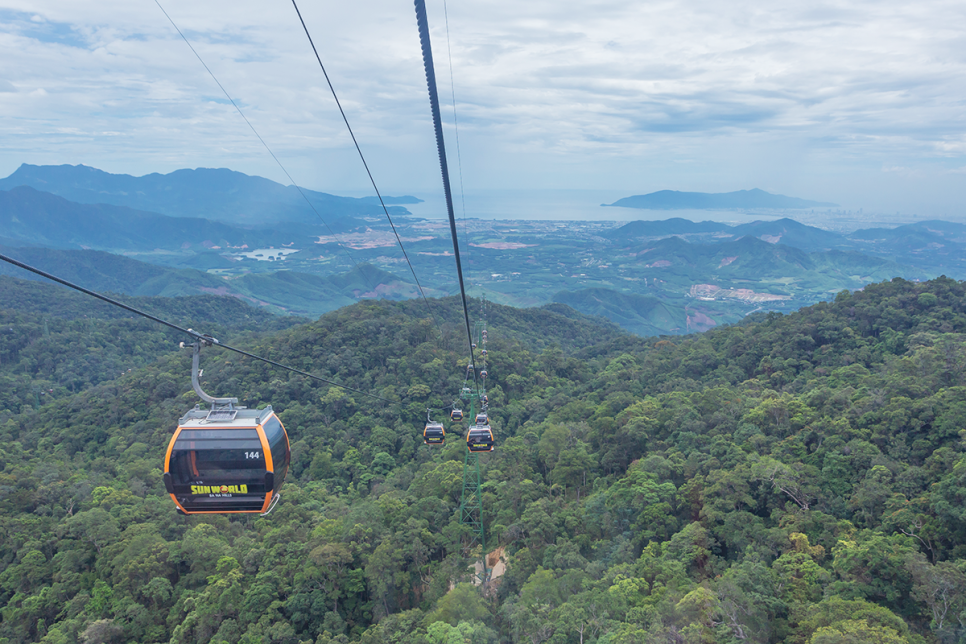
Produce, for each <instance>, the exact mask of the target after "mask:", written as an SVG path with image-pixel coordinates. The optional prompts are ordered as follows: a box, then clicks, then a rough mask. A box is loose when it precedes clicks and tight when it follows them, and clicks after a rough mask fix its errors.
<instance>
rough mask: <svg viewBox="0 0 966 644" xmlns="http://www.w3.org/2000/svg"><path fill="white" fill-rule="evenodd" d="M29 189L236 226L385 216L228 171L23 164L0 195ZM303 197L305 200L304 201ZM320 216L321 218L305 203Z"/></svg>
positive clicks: (398, 201)
mask: <svg viewBox="0 0 966 644" xmlns="http://www.w3.org/2000/svg"><path fill="white" fill-rule="evenodd" d="M18 186H30V187H31V188H34V189H36V190H41V191H44V192H49V193H52V194H55V195H58V196H61V197H64V198H65V199H69V200H70V201H74V202H77V203H81V204H110V205H114V206H123V207H126V208H133V209H135V210H141V211H148V212H156V213H161V214H163V215H168V216H170V217H196V218H203V219H209V220H215V221H223V222H228V223H232V224H243V225H269V224H274V223H277V222H283V221H296V222H310V223H319V215H321V217H322V218H324V219H325V220H326V222H327V223H330V224H331V223H333V222H334V221H335V220H337V219H343V218H352V217H360V216H366V215H382V214H383V212H382V207H381V206H380V205H379V201H378V199H376V198H375V197H365V198H361V199H356V198H353V197H339V196H336V195H330V194H327V193H324V192H316V191H315V190H308V189H307V188H302V190H301V193H300V192H299V189H298V188H296V187H295V186H283V185H282V184H280V183H276V182H274V181H271V180H269V179H265V178H263V177H253V176H249V175H247V174H243V173H241V172H235V171H233V170H228V169H225V168H219V169H211V168H197V169H194V170H188V169H185V170H175V171H174V172H171V173H169V174H158V173H152V174H148V175H145V176H143V177H134V176H131V175H128V174H110V173H107V172H104V171H102V170H98V169H97V168H91V167H88V166H85V165H59V166H37V165H30V164H27V163H25V164H23V165H21V166H20V167H19V168H17V170H16V171H15V172H14V173H13V174H11V175H10V176H9V177H7V178H5V179H0V190H10V189H12V188H16V187H18ZM303 195H304V196H303ZM306 199H307V200H308V201H309V202H311V204H312V206H313V207H314V208H315V210H316V211H318V215H316V213H315V212H314V211H313V210H312V207H310V206H309V205H308V204H307V203H306ZM384 200H385V202H386V204H387V206H389V211H390V213H392V214H397V215H406V214H409V211H408V210H406V208H404V207H402V204H414V203H419V202H420V201H421V200H419V199H417V198H415V197H409V196H406V197H384Z"/></svg>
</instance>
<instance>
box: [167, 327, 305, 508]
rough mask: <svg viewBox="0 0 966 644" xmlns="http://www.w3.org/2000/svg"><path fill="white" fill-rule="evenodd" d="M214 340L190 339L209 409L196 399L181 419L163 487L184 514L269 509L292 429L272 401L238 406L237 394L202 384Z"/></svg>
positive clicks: (196, 385) (195, 381)
mask: <svg viewBox="0 0 966 644" xmlns="http://www.w3.org/2000/svg"><path fill="white" fill-rule="evenodd" d="M190 330H191V329H189V331H190ZM213 342H217V340H215V339H214V338H211V337H210V336H204V337H199V338H197V342H195V343H194V344H193V345H191V348H192V349H193V350H194V351H193V355H192V357H191V386H192V388H193V389H194V390H195V393H196V394H198V397H199V398H201V399H202V400H204V401H205V402H207V403H210V404H211V409H202V408H201V406H200V405H195V408H194V409H192V410H191V411H189V412H188V413H187V414H185V415H184V416H182V417H181V419H180V420H179V421H178V428H177V429H176V430H175V432H174V436H172V437H171V442H170V443H168V451H167V453H166V454H165V456H164V488H165V489H166V490H167V491H168V494H170V495H171V500H172V501H174V504H175V506H176V507H177V508H178V512H181V513H182V514H262V515H265V514H268V513H269V512H270V511H271V510H272V508H273V507H274V504H275V502H277V501H278V498H279V496H278V491H279V490H280V489H281V487H282V483H283V482H284V481H285V474H286V473H287V472H288V464H289V461H290V460H291V447H290V446H289V442H288V434H287V433H285V427H284V426H283V425H282V421H280V420H279V419H278V416H276V415H275V412H274V411H272V407H271V405H269V406H267V407H265V408H264V409H246V408H245V407H236V404H237V403H238V399H237V398H215V397H213V396H209V395H208V394H206V393H205V392H204V391H203V390H202V389H201V383H200V382H199V377H200V369H199V360H200V358H201V347H202V346H211V344H212V343H213ZM182 346H185V345H184V344H183V343H182Z"/></svg>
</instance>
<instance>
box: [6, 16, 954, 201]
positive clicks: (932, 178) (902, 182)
mask: <svg viewBox="0 0 966 644" xmlns="http://www.w3.org/2000/svg"><path fill="white" fill-rule="evenodd" d="M164 6H165V9H166V10H167V11H168V13H169V14H170V15H171V16H172V18H173V19H174V20H175V21H176V22H177V23H178V24H179V26H180V27H181V28H182V29H183V30H184V31H185V33H186V35H187V36H188V38H189V39H190V40H191V41H192V43H193V44H194V46H195V47H196V48H197V49H198V51H199V53H200V54H201V55H202V57H203V58H204V59H205V61H206V63H208V65H209V66H210V67H211V68H212V70H213V71H214V73H215V74H216V76H218V78H219V80H220V81H221V82H222V84H223V85H224V86H225V87H226V88H227V90H228V91H229V92H230V93H231V95H232V97H233V98H235V99H236V100H237V101H238V102H239V105H240V106H241V108H242V109H243V110H244V111H245V114H246V115H247V116H248V117H249V119H250V120H251V121H252V123H253V124H254V125H255V127H256V128H257V129H258V130H259V132H260V134H262V136H263V137H264V138H265V140H266V141H267V142H268V143H269V145H270V146H272V148H273V149H274V150H275V152H276V153H277V154H278V156H279V157H280V158H281V159H282V161H283V163H284V164H285V165H286V167H287V168H288V169H289V171H290V172H291V173H292V176H293V178H294V179H295V180H296V182H298V183H299V185H302V186H305V187H308V188H311V189H314V190H319V191H325V192H330V193H333V194H347V195H348V194H359V193H367V194H371V191H370V190H369V189H368V187H367V185H366V177H365V173H364V170H363V169H362V166H361V164H360V163H359V161H358V159H357V158H356V157H355V151H354V150H353V149H352V148H351V141H350V140H349V138H348V134H347V133H346V132H345V128H344V125H343V124H342V122H341V119H340V117H339V115H338V112H337V111H336V109H335V106H334V104H333V101H332V98H331V96H330V95H329V94H328V90H327V88H326V87H325V85H324V79H323V77H322V75H321V71H320V70H319V69H318V66H317V64H316V63H315V60H314V59H313V58H312V54H311V49H310V48H309V46H308V43H307V42H306V41H305V38H304V34H302V33H301V31H300V26H299V24H298V19H297V17H296V16H295V13H294V10H293V9H292V8H291V6H290V5H287V4H286V3H279V4H278V5H265V4H264V3H255V2H234V3H230V4H229V3H227V2H223V1H218V2H209V3H205V4H204V5H195V4H191V3H188V2H185V1H180V0H179V1H173V0H172V1H170V2H167V3H165V4H164ZM302 9H303V15H304V16H305V18H306V22H307V24H308V26H309V28H310V29H311V30H312V34H313V37H314V39H315V41H316V44H317V45H318V46H319V48H320V54H321V56H322V60H323V62H324V63H325V64H326V67H327V70H328V72H329V74H330V75H331V76H332V79H333V83H334V84H335V87H336V89H337V90H338V91H339V94H340V98H341V99H342V101H343V105H344V106H345V108H346V111H347V115H348V117H349V120H350V122H351V123H352V125H353V127H354V129H355V130H356V133H357V136H358V138H359V140H360V144H361V145H362V148H363V150H364V152H365V153H366V155H367V159H368V161H369V163H370V166H371V167H372V169H373V172H374V175H375V177H376V180H377V182H378V183H379V187H380V189H381V190H382V191H383V192H384V193H386V194H405V193H409V194H416V195H417V196H424V195H427V194H432V193H433V192H435V191H438V190H439V188H438V185H439V171H438V167H437V165H436V158H435V156H436V155H435V149H434V141H433V138H432V128H431V124H430V120H429V109H428V105H427V100H426V90H425V82H424V78H423V72H422V64H421V61H420V59H419V47H418V40H417V36H416V29H415V20H414V17H413V12H412V7H411V5H409V4H402V5H399V4H394V3H388V2H382V1H380V2H378V3H377V4H376V5H372V4H371V3H370V4H367V5H366V6H356V5H351V4H350V5H339V6H336V7H325V8H324V9H323V8H320V7H312V6H306V7H303V8H302ZM428 10H429V17H430V22H431V25H432V27H433V34H432V35H433V39H434V48H435V59H436V65H437V74H438V76H439V79H440V82H441V84H442V85H441V94H442V98H443V99H444V100H446V99H447V98H448V97H449V96H450V91H449V90H450V88H449V87H448V82H449V78H450V69H449V67H448V60H449V53H448V51H447V38H446V35H447V30H446V24H445V22H444V12H443V5H442V3H440V2H435V1H432V0H431V1H430V2H429V6H428ZM448 10H449V14H448V18H449V35H450V44H451V46H452V60H453V79H454V82H455V93H456V97H457V102H458V113H459V119H460V150H459V155H458V157H459V158H461V159H462V165H463V183H464V186H465V188H466V190H467V194H484V193H487V192H493V191H512V190H523V191H531V192H533V191H540V190H545V191H554V190H562V189H573V188H576V189H583V190H587V191H593V192H595V193H596V192H609V193H610V197H608V198H607V199H606V200H607V201H613V200H615V199H618V198H621V197H626V196H630V195H636V194H646V193H649V192H653V191H657V190H664V189H669V190H681V191H695V192H730V191H734V190H741V189H750V188H761V189H763V190H767V191H768V192H772V193H778V194H784V195H790V196H796V197H801V198H805V199H813V200H818V201H833V202H837V203H840V204H842V208H843V209H858V208H864V209H865V210H866V211H880V212H889V213H893V212H897V211H900V212H902V213H903V214H912V213H916V214H919V215H920V216H927V217H933V218H946V219H960V218H962V216H963V214H964V213H963V209H962V207H961V205H962V204H963V203H964V197H966V181H964V175H966V128H964V125H966V113H964V111H963V109H962V108H963V102H964V97H966V55H964V50H963V46H962V42H963V36H964V31H966V28H964V27H963V26H962V25H963V24H966V20H964V18H966V7H964V6H963V5H961V4H956V3H946V2H942V1H940V0H933V1H930V2H922V3H917V4H915V5H914V6H912V5H908V4H902V3H898V2H885V3H875V4H873V3H867V2H866V3H863V2H856V1H853V2H847V3H844V4H839V5H836V6H832V5H818V6H815V5H812V6H809V7H803V8H797V7H771V6H759V5H756V4H752V3H750V2H744V3H738V4H732V5H728V6H720V5H716V4H712V3H707V2H699V3H691V4H687V5H685V4H683V3H680V2H670V3H663V4H659V5H640V4H637V3H630V2H620V3H602V4H598V5H595V6H593V7H587V6H585V5H579V4H575V3H560V2H556V3H549V2H537V3H528V4H527V5H525V6H521V5H519V3H512V4H511V3H508V2H504V1H502V0H501V1H498V2H493V3H488V4H487V6H486V10H485V11H483V10H482V9H481V7H479V6H473V5H462V6H461V5H453V6H449V7H448ZM956 25H960V26H959V27H957V26H956ZM0 34H3V36H4V37H3V38H0V52H3V56H4V60H6V61H8V64H7V65H6V66H5V69H4V71H3V72H0V107H2V109H3V110H4V113H5V114H6V115H7V118H6V119H5V120H4V124H3V125H2V126H0V148H2V150H3V151H2V152H0V175H3V176H6V175H9V174H10V173H12V172H13V171H14V170H15V169H16V168H17V167H18V166H19V165H20V163H22V162H28V163H33V164H38V165H44V164H60V163H71V164H78V163H83V164H85V165H91V166H94V167H97V168H101V169H103V170H106V171H109V172H113V173H126V174H133V175H143V174H147V173H151V172H162V173H164V172H170V171H173V170H175V169H179V168H185V167H191V168H195V167H215V168H218V167H231V168H232V169H235V170H239V171H242V172H245V173H247V174H253V175H259V176H264V177H267V178H271V179H273V180H275V181H279V182H281V183H283V184H288V183H289V182H288V180H287V178H286V177H285V176H284V175H283V174H282V173H281V171H280V170H279V169H278V167H277V166H275V165H274V162H273V161H272V159H271V157H270V156H269V155H268V154H267V153H266V152H265V151H264V149H263V148H262V147H261V145H260V144H259V143H258V141H257V139H255V137H254V136H253V135H252V134H251V132H250V131H249V130H248V128H247V126H246V125H245V123H244V121H242V120H241V118H240V117H239V116H238V115H237V113H235V111H234V109H233V108H232V107H231V105H230V104H228V102H227V101H226V100H225V98H224V96H223V95H221V94H220V90H219V89H218V87H217V86H216V85H215V84H214V83H213V81H212V80H211V78H210V77H208V75H207V73H206V72H205V71H204V69H203V68H202V67H201V65H200V64H199V63H198V62H197V60H196V59H195V58H194V56H193V55H192V54H191V52H190V50H189V49H188V48H187V46H186V45H185V44H184V42H182V41H181V40H180V37H179V36H178V34H177V33H176V32H175V31H174V30H173V29H172V27H171V26H170V24H169V23H168V22H167V20H166V19H165V18H164V15H163V14H162V13H161V12H160V10H158V8H157V6H155V5H154V4H152V3H143V4H137V5H132V4H130V3H124V2H119V1H117V0H112V1H107V2H103V3H98V4H97V5H92V6H87V5H84V6H81V5H77V4H76V3H70V2H66V1H65V0H53V1H51V2H48V3H45V4H44V6H43V7H42V8H40V9H38V8H37V7H36V5H35V4H34V3H27V2H25V1H24V0H2V1H0ZM443 116H444V119H445V120H447V121H448V122H449V123H452V117H453V115H452V109H451V108H444V110H443ZM447 136H448V145H449V149H450V156H451V163H452V171H453V173H454V176H458V174H457V173H458V172H459V168H458V163H457V161H458V158H457V154H454V153H455V152H456V145H455V139H454V137H453V129H452V127H448V129H447ZM602 200H604V199H601V201H602ZM599 202H600V201H598V203H599ZM468 216H473V214H472V213H468ZM613 216H614V215H613V213H608V214H606V215H605V214H604V213H601V216H600V217H599V218H601V219H604V218H612V217H613Z"/></svg>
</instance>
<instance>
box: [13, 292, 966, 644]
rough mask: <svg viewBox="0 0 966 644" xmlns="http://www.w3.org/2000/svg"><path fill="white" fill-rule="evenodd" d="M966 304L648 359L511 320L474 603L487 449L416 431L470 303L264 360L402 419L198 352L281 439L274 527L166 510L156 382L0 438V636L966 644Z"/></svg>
mask: <svg viewBox="0 0 966 644" xmlns="http://www.w3.org/2000/svg"><path fill="white" fill-rule="evenodd" d="M964 295H966V285H964V284H963V283H960V282H955V281H952V280H948V279H938V280H934V281H931V282H927V283H922V284H914V283H910V282H905V281H902V280H895V281H892V282H888V283H882V284H877V285H872V286H869V287H868V288H866V289H865V290H864V291H861V292H856V293H852V294H849V293H842V294H840V295H839V296H838V297H837V298H836V299H835V301H834V302H830V303H823V304H819V305H816V306H813V307H810V308H807V309H803V310H802V311H800V312H798V313H794V314H791V315H788V316H781V315H777V314H769V315H767V316H760V317H757V318H755V317H754V316H753V318H752V319H749V320H748V321H746V322H745V323H743V324H741V325H739V326H734V327H727V328H721V329H715V330H712V331H709V332H707V333H706V334H703V335H701V336H689V337H685V338H673V339H670V338H663V339H658V338H653V339H648V340H644V339H640V338H635V337H632V336H626V335H622V334H620V333H616V332H614V331H613V330H612V329H602V328H601V327H595V326H593V325H591V324H589V323H588V322H586V321H584V320H581V319H571V318H568V317H566V316H564V315H561V314H559V313H556V312H554V311H552V310H530V311H518V310H514V309H508V308H504V307H490V308H491V314H490V316H489V320H490V324H489V329H490V333H489V348H490V356H489V358H490V365H489V366H490V370H489V372H490V380H491V386H490V387H491V388H490V392H489V393H490V401H491V416H492V417H493V425H494V430H495V432H496V435H497V441H498V442H497V449H496V451H494V452H493V453H492V454H488V455H484V456H483V457H482V458H481V462H482V465H483V470H484V478H485V481H486V483H485V488H484V490H485V491H484V499H483V500H484V522H485V525H486V528H487V542H488V544H491V545H492V546H494V547H495V546H497V545H499V546H503V547H505V552H506V557H507V560H508V567H507V571H506V574H505V575H504V576H503V577H502V578H501V579H500V580H498V581H496V582H493V583H492V584H490V585H489V586H487V587H486V588H485V589H479V588H477V587H474V586H471V585H469V584H467V583H459V582H461V581H462V582H465V581H467V580H468V579H469V575H468V569H467V564H469V563H471V560H470V559H466V558H464V557H463V556H462V552H461V550H462V549H461V547H460V543H461V536H462V531H461V528H460V526H459V524H458V517H457V516H456V510H457V508H458V503H459V496H460V491H461V481H460V475H461V469H462V463H461V460H462V451H463V449H465V448H463V447H462V446H461V445H460V444H459V441H458V440H452V441H450V442H449V443H448V444H447V445H446V447H444V448H443V449H441V450H437V451H433V450H430V449H429V448H428V447H425V446H423V445H422V444H421V441H419V436H418V432H419V430H420V429H421V423H422V422H423V421H424V419H425V416H426V412H425V410H426V407H427V406H432V407H443V406H444V405H445V404H447V403H448V402H449V401H450V400H451V399H452V396H453V394H454V393H455V392H456V390H457V388H458V387H459V386H460V384H461V383H462V374H463V367H462V365H464V364H465V362H466V358H465V357H464V356H463V351H462V343H463V342H464V339H463V336H462V335H461V328H460V326H459V318H458V317H457V316H458V310H457V308H456V307H455V306H454V305H453V303H452V302H451V301H450V302H449V303H445V304H440V305H439V306H436V305H437V303H436V302H433V303H432V305H433V308H434V310H435V312H436V315H437V316H438V318H439V319H440V323H441V325H442V329H443V332H444V337H443V339H440V338H439V336H438V331H437V328H436V326H435V325H434V323H433V321H432V319H430V317H429V315H428V313H427V310H426V308H425V306H424V305H423V304H422V303H421V302H417V301H409V302H364V303H359V304H356V305H354V306H350V307H347V308H345V309H341V310H339V311H335V312H333V313H330V314H327V315H325V316H323V317H322V318H321V319H320V320H319V321H317V322H314V323H309V324H304V325H300V326H297V327H294V328H292V329H289V330H285V331H281V332H279V333H277V334H275V335H273V336H268V337H261V338H253V339H252V340H251V341H250V342H249V343H247V344H246V345H245V346H246V347H247V348H250V349H251V350H253V351H254V352H256V353H259V354H263V355H266V356H268V357H271V358H273V359H276V360H279V361H282V362H286V363H289V364H292V365H294V366H298V367H301V368H305V369H310V370H312V371H314V372H317V373H319V374H321V375H325V376H328V377H332V378H335V379H338V380H339V381H341V382H344V383H345V384H347V385H350V386H352V387H357V388H360V389H364V390H370V391H373V392H375V393H376V394H378V395H379V396H381V397H383V398H386V399H388V400H392V401H397V402H396V403H395V404H393V405H387V404H385V403H380V402H378V401H373V400H370V399H367V398H365V397H362V396H359V395H357V394H351V395H349V394H347V393H346V392H345V391H344V390H339V389H336V388H331V387H319V386H316V385H315V384H313V383H309V382H307V381H305V380H304V379H302V378H300V377H297V376H292V377H289V376H288V375H286V374H284V373H279V372H272V371H268V370H266V369H265V368H263V367H262V366H261V365H258V364H253V363H250V362H249V361H248V360H244V359H237V358H236V357H235V356H228V355H225V354H221V353H219V352H217V351H216V350H214V349H212V350H210V351H207V352H206V353H205V356H204V361H205V380H206V381H207V382H206V383H205V385H206V387H208V388H209V389H210V390H212V392H213V393H217V394H228V393H231V394H233V395H237V396H239V397H241V398H243V399H244V401H245V403H246V404H248V405H252V406H254V405H259V404H262V403H269V402H270V403H271V404H272V405H273V406H274V407H275V408H276V409H277V410H278V411H280V416H281V418H282V420H283V422H285V424H286V427H287V428H288V430H289V433H290V435H291V438H292V450H293V465H292V468H291V471H290V475H289V480H288V481H287V482H286V484H285V488H284V489H283V491H282V502H281V503H280V505H279V507H278V508H277V509H276V510H275V511H274V513H273V514H272V515H271V516H270V517H268V518H264V519H260V518H254V519H253V518H243V519H228V518H225V517H210V518H199V517H193V518H190V519H189V518H185V517H180V516H178V515H176V514H175V512H174V508H173V507H172V504H171V502H170V500H168V499H167V498H166V497H165V494H164V489H163V486H162V484H161V480H160V472H159V468H160V465H161V460H162V455H163V449H164V447H165V445H166V442H167V440H168V438H169V437H170V432H171V430H172V428H173V427H174V425H175V423H176V420H177V418H178V416H179V415H180V414H181V413H183V412H184V411H185V410H186V409H188V408H189V407H191V406H192V405H193V404H194V403H195V400H196V399H195V396H194V395H193V394H191V393H188V392H189V391H190V390H189V385H188V355H187V354H186V353H185V354H179V355H176V356H169V357H164V358H162V359H161V360H160V361H158V362H156V363H154V364H151V365H148V366H146V367H144V368H141V369H138V370H135V371H132V372H131V373H130V374H127V375H125V376H123V377H121V378H119V379H117V380H115V381H113V382H110V383H106V384H103V385H100V386H97V387H93V388H91V389H89V390H87V391H85V392H82V393H80V394H77V395H76V396H73V397H71V398H69V399H67V400H63V401H58V402H57V403H56V404H51V405H47V406H44V407H42V408H40V409H39V410H32V409H27V410H25V411H24V412H22V413H20V414H17V415H14V416H12V417H9V418H7V419H6V420H5V421H4V422H3V424H2V425H0V468H2V474H0V603H2V604H3V609H2V622H0V637H2V638H7V640H8V641H10V642H34V641H42V642H58V643H59V642H77V641H87V642H108V641H112V642H165V641H171V642H231V643H234V642H245V643H251V642H284V643H291V644H297V643H300V642H316V643H318V644H329V643H332V642H350V641H351V642H365V643H367V644H368V643H372V644H375V643H377V642H378V643H384V642H393V643H399V644H402V643H411V644H417V643H419V644H436V643H442V642H445V643H450V642H470V643H474V644H477V643H491V642H493V643H495V642H529V643H532V644H533V643H535V644H539V643H541V642H550V643H571V642H572V643H577V642H597V643H599V644H604V643H607V644H616V643H618V642H619V643H622V644H623V643H632V642H640V643H643V642H673V643H678V642H681V643H684V642H687V643H692V642H693V643H698V642H732V641H745V642H776V643H777V642H791V643H802V644H804V643H812V644H827V643H831V642H881V643H885V642H888V643H898V642H956V641H960V639H961V638H962V637H963V633H964V630H963V629H964V622H966V603H964V602H966V545H964V544H966V510H964V508H966V458H964V448H966V446H964V441H963V438H964V436H963V433H962V432H963V428H964V427H966V336H964V333H966V300H964ZM561 310H562V311H563V309H561ZM514 326H515V327H516V330H515V331H514V332H513V333H511V332H509V331H505V329H509V328H513V327H514ZM527 334H529V335H527ZM598 336H599V337H598ZM531 338H533V339H534V340H539V341H540V342H541V343H542V344H543V347H540V346H538V345H537V344H536V343H535V342H534V341H531ZM554 339H559V340H560V346H555V345H554V344H553V343H552V341H553V340H554ZM451 437H452V434H451ZM454 584H455V585H454Z"/></svg>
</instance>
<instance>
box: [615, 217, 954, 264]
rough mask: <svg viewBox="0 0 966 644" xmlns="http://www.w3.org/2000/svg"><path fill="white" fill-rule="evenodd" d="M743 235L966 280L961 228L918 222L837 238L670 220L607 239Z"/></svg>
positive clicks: (788, 226) (784, 228)
mask: <svg viewBox="0 0 966 644" xmlns="http://www.w3.org/2000/svg"><path fill="white" fill-rule="evenodd" d="M746 235H750V236H752V237H756V238H758V239H761V240H762V241H766V242H769V243H773V244H782V245H785V246H791V247H793V248H798V249H801V250H804V251H807V252H810V253H811V252H819V251H831V250H839V251H847V252H853V253H862V254H865V255H869V256H873V257H877V258H882V259H888V260H891V261H893V262H897V263H898V264H903V265H905V266H907V267H915V268H917V269H920V270H921V271H926V272H929V273H931V274H935V275H940V274H943V273H945V274H947V275H948V276H950V277H957V278H958V279H962V278H963V277H966V224H958V223H953V222H948V221H922V222H916V223H914V224H906V225H904V226H899V227H897V228H869V229H865V230H857V231H855V232H852V233H848V234H840V233H836V232H832V231H830V230H823V229H821V228H816V227H814V226H806V225H805V224H801V223H799V222H797V221H795V220H794V219H787V218H785V219H777V220H775V221H753V222H750V223H747V224H741V225H740V226H729V225H728V224H722V223H717V222H713V221H702V222H699V223H696V222H692V221H688V220H687V219H681V218H674V219H666V220H664V221H632V222H630V223H628V224H625V225H624V226H621V227H620V228H616V229H614V230H612V231H610V232H609V233H608V234H607V236H608V237H609V238H610V239H612V240H614V242H615V243H618V244H621V243H624V242H631V241H633V240H660V239H663V238H666V237H672V236H673V237H680V238H682V239H686V240H688V241H691V242H725V241H734V240H737V239H740V238H741V237H744V236H746Z"/></svg>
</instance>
